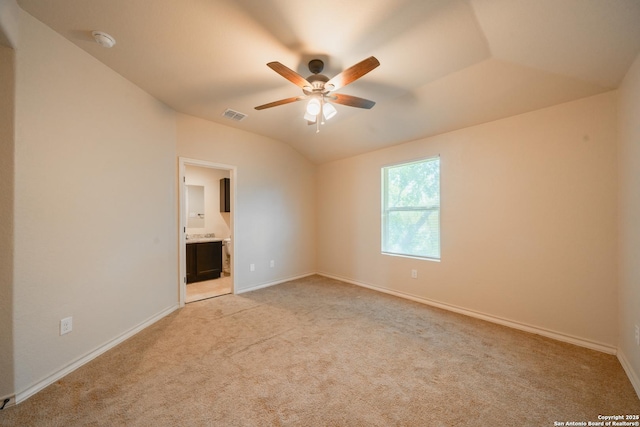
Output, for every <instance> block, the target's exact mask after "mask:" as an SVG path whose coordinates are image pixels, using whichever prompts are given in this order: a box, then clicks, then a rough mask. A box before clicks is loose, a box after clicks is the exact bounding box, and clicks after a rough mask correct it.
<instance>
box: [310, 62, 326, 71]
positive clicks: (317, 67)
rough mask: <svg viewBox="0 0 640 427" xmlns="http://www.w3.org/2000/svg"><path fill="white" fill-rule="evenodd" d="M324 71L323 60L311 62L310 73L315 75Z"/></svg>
mask: <svg viewBox="0 0 640 427" xmlns="http://www.w3.org/2000/svg"><path fill="white" fill-rule="evenodd" d="M323 69H324V62H322V61H321V60H319V59H312V60H311V61H309V71H311V72H312V73H313V74H318V73H321V72H322V70H323Z"/></svg>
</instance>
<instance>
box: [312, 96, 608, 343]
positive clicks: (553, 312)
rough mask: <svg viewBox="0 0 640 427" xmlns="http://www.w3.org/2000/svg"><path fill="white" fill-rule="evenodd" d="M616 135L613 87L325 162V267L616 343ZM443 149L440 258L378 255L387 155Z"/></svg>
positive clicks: (409, 156)
mask: <svg viewBox="0 0 640 427" xmlns="http://www.w3.org/2000/svg"><path fill="white" fill-rule="evenodd" d="M425 120H428V118H425ZM615 138H616V120H615V94H614V93H613V92H612V93H608V94H604V95H599V96H595V97H591V98H587V99H583V100H579V101H576V102H571V103H567V104H561V105H558V106H555V107H552V108H546V109H543V110H539V111H535V112H532V113H528V114H523V115H520V116H516V117H512V118H508V119H504V120H499V121H495V122H491V123H486V124H483V125H479V126H474V127H470V128H466V129H462V130H459V131H455V132H450V133H447V134H443V135H440V136H436V137H432V138H427V139H423V140H419V141H415V142H411V143H406V144H402V145H398V146H395V147H391V148H388V149H384V150H380V151H376V152H372V153H369V154H364V155H360V156H357V157H353V158H349V159H346V160H342V161H337V162H333V163H328V164H324V165H322V166H320V167H319V168H318V178H317V180H318V199H317V205H318V270H319V271H320V272H322V273H325V274H329V275H332V276H336V277H340V278H345V279H348V280H352V281H355V282H359V283H362V284H365V285H371V286H376V287H379V288H384V289H388V290H393V291H397V292H401V293H404V294H408V295H411V296H415V297H419V298H421V299H425V300H430V301H434V302H438V303H443V304H448V305H450V306H454V307H458V308H462V309H465V310H470V311H473V312H476V313H480V314H486V315H489V316H491V317H493V318H498V319H506V320H508V321H512V322H516V323H519V324H522V325H529V326H533V327H535V328H538V329H543V330H546V331H550V332H552V333H556V334H559V335H564V336H568V337H570V338H571V339H578V340H583V341H584V342H586V343H588V344H589V345H591V344H594V345H595V347H600V346H604V347H607V348H609V350H610V351H614V349H615V346H616V344H617V324H616V309H617V292H616V289H617V287H616V282H617V272H616V264H617V247H616V232H617V228H616V211H617V209H616V203H617V198H616V195H617V182H616V144H615V141H616V140H615ZM435 155H440V156H441V190H442V195H441V197H442V216H441V218H442V229H441V232H442V261H441V262H433V261H426V260H417V259H411V258H402V257H392V256H385V255H381V254H380V168H381V166H383V165H386V164H390V163H395V162H401V161H409V160H413V159H417V158H422V157H428V156H435ZM411 269H417V270H418V278H417V279H411V276H410V270H411Z"/></svg>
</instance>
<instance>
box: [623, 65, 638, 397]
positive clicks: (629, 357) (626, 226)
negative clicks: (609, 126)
mask: <svg viewBox="0 0 640 427" xmlns="http://www.w3.org/2000/svg"><path fill="white" fill-rule="evenodd" d="M618 116H619V147H620V154H619V156H620V157H619V158H620V160H619V162H620V174H619V176H620V298H619V300H620V308H619V310H620V312H619V313H620V317H619V321H620V325H619V328H620V345H619V351H620V354H621V356H622V357H623V358H624V359H625V361H626V362H627V365H626V366H625V368H627V373H629V374H630V375H629V376H630V377H632V380H633V382H634V386H635V388H636V392H637V393H638V396H640V347H638V345H637V344H636V342H635V336H634V325H638V326H640V56H638V57H637V58H636V61H635V62H634V64H633V66H632V67H631V69H630V70H629V72H628V73H627V76H626V77H625V79H624V82H623V84H622V86H621V87H620V90H619V104H618Z"/></svg>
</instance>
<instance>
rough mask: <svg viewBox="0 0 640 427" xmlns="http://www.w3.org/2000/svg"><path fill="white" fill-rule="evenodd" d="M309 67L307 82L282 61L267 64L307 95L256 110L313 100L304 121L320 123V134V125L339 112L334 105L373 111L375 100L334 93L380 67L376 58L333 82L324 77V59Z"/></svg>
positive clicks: (307, 108) (345, 72)
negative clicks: (371, 109)
mask: <svg viewBox="0 0 640 427" xmlns="http://www.w3.org/2000/svg"><path fill="white" fill-rule="evenodd" d="M308 65H309V71H310V72H311V73H312V74H311V76H309V77H307V78H306V79H305V78H304V77H302V76H301V75H300V74H298V73H296V72H295V71H293V70H292V69H290V68H288V67H287V66H285V65H283V64H281V63H279V62H269V63H268V64H267V66H268V67H269V68H271V69H272V70H273V71H275V72H276V73H278V74H280V75H281V76H282V77H284V78H285V79H287V80H289V81H290V82H291V83H293V84H295V85H296V86H298V87H300V88H301V89H302V92H303V93H304V95H302V96H294V97H291V98H285V99H281V100H279V101H274V102H270V103H268V104H263V105H259V106H257V107H255V108H256V110H264V109H265V108H271V107H277V106H279V105H284V104H289V103H291V102H296V101H302V100H306V99H309V98H310V99H309V102H308V103H307V106H306V108H305V114H304V118H305V120H307V123H308V124H310V125H311V124H316V133H317V132H320V126H319V125H320V124H324V121H325V120H329V119H330V118H332V117H334V116H335V115H336V114H337V113H338V111H337V110H336V108H335V107H334V106H333V105H332V103H336V104H342V105H347V106H349V107H356V108H366V109H370V108H372V107H373V106H374V105H375V104H376V103H375V102H374V101H371V100H368V99H364V98H358V97H356V96H351V95H344V94H337V93H331V92H333V91H335V90H338V89H341V88H343V87H344V86H346V85H348V84H349V83H352V82H354V81H356V80H357V79H359V78H360V77H362V76H364V75H365V74H367V73H368V72H370V71H371V70H373V69H374V68H376V67H378V66H379V65H380V62H379V61H378V60H377V59H376V58H375V57H373V56H370V57H369V58H367V59H365V60H363V61H360V62H358V63H357V64H356V65H354V66H352V67H349V68H347V69H346V70H344V71H342V72H341V73H340V74H338V75H337V76H335V77H333V78H331V79H329V78H328V77H327V76H325V75H322V74H320V73H321V72H322V70H323V69H324V62H322V61H321V60H320V59H312V60H311V61H309V64H308Z"/></svg>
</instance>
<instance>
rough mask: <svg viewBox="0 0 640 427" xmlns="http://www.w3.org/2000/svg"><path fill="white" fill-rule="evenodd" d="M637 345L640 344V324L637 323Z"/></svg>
mask: <svg viewBox="0 0 640 427" xmlns="http://www.w3.org/2000/svg"><path fill="white" fill-rule="evenodd" d="M636 345H638V346H640V326H638V325H636Z"/></svg>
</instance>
